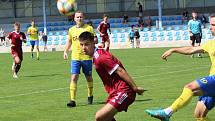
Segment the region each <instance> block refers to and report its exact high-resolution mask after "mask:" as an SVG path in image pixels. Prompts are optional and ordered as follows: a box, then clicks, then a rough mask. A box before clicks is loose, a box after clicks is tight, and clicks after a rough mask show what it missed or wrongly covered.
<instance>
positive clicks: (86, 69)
mask: <svg viewBox="0 0 215 121" xmlns="http://www.w3.org/2000/svg"><path fill="white" fill-rule="evenodd" d="M81 66H82V70H83V73H84V75H85V77H86V80H87V91H88V93H87V96H88V98H87V100H88V104H92V103H93V77H92V60H85V61H81Z"/></svg>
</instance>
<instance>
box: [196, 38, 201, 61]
mask: <svg viewBox="0 0 215 121" xmlns="http://www.w3.org/2000/svg"><path fill="white" fill-rule="evenodd" d="M195 39H196V44H197V46H200V45H201V35H200V34H197V35H196V37H195ZM198 57H201V54H200V53H198Z"/></svg>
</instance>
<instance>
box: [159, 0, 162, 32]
mask: <svg viewBox="0 0 215 121" xmlns="http://www.w3.org/2000/svg"><path fill="white" fill-rule="evenodd" d="M161 16H162V8H161V0H158V22H159V28H162V19H161Z"/></svg>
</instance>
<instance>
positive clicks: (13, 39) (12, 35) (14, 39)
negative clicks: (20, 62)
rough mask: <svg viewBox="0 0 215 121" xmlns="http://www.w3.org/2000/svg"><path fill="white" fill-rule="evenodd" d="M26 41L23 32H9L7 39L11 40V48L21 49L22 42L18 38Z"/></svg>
mask: <svg viewBox="0 0 215 121" xmlns="http://www.w3.org/2000/svg"><path fill="white" fill-rule="evenodd" d="M21 37H22V38H23V39H26V36H25V34H24V33H23V32H19V33H17V32H15V31H13V32H10V33H9V35H8V36H7V38H9V39H11V44H12V45H13V48H21V47H22V40H21V39H20V38H21Z"/></svg>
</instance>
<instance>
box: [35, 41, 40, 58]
mask: <svg viewBox="0 0 215 121" xmlns="http://www.w3.org/2000/svg"><path fill="white" fill-rule="evenodd" d="M35 44H36V49H37V60H39V59H40V58H39V53H40V50H39V40H37V41H35Z"/></svg>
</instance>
